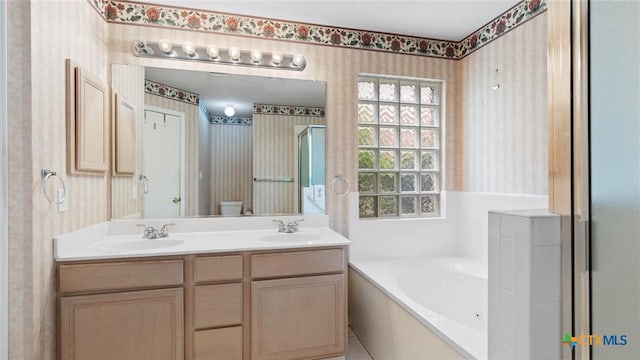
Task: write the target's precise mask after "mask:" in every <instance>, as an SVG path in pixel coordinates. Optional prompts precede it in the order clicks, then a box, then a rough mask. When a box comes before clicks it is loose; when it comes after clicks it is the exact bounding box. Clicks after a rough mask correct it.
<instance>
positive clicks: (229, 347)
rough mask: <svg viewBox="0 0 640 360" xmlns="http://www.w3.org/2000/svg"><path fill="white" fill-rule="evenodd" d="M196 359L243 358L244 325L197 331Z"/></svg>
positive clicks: (233, 359)
mask: <svg viewBox="0 0 640 360" xmlns="http://www.w3.org/2000/svg"><path fill="white" fill-rule="evenodd" d="M194 349H195V350H194V359H195V360H242V327H241V326H234V327H229V328H222V329H213V330H203V331H196V334H195V339H194Z"/></svg>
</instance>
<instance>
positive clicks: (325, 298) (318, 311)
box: [251, 274, 346, 360]
mask: <svg viewBox="0 0 640 360" xmlns="http://www.w3.org/2000/svg"><path fill="white" fill-rule="evenodd" d="M251 291H252V292H251V320H252V322H251V358H252V359H254V360H257V359H261V360H276V359H278V360H284V359H307V358H322V357H327V356H330V355H340V354H342V353H344V350H345V340H346V310H345V289H344V275H343V274H338V275H326V276H309V277H300V278H292V279H279V280H264V281H254V282H252V284H251Z"/></svg>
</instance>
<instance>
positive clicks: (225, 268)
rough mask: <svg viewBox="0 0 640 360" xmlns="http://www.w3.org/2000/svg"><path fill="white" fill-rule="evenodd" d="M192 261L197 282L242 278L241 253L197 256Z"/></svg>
mask: <svg viewBox="0 0 640 360" xmlns="http://www.w3.org/2000/svg"><path fill="white" fill-rule="evenodd" d="M194 261H195V265H194V268H195V270H194V272H195V279H196V282H197V283H201V282H213V281H233V280H242V255H232V256H208V257H198V258H196V259H195V260H194Z"/></svg>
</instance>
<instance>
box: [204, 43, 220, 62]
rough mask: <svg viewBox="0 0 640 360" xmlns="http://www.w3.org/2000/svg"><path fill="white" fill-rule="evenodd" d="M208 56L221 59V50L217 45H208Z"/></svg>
mask: <svg viewBox="0 0 640 360" xmlns="http://www.w3.org/2000/svg"><path fill="white" fill-rule="evenodd" d="M207 55H209V57H210V58H212V59H214V60H215V59H217V58H219V57H220V49H218V47H217V46H215V45H208V46H207Z"/></svg>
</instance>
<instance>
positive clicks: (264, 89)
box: [145, 67, 326, 117]
mask: <svg viewBox="0 0 640 360" xmlns="http://www.w3.org/2000/svg"><path fill="white" fill-rule="evenodd" d="M145 78H146V79H147V80H151V81H155V82H158V83H161V84H164V85H168V86H171V87H174V88H178V89H180V90H186V91H189V92H192V93H196V94H198V95H200V102H201V103H202V104H204V105H205V106H206V107H207V110H208V111H209V114H211V115H223V114H224V112H223V110H224V107H225V106H227V105H233V107H234V108H235V109H236V114H235V115H234V116H235V117H252V116H253V104H272V105H293V106H312V107H325V102H326V100H325V99H326V96H325V83H324V82H323V81H311V80H293V79H280V78H273V77H261V76H249V75H233V74H221V73H207V72H200V71H187V70H175V69H167V68H153V67H146V68H145Z"/></svg>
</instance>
